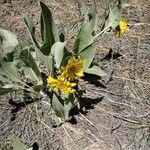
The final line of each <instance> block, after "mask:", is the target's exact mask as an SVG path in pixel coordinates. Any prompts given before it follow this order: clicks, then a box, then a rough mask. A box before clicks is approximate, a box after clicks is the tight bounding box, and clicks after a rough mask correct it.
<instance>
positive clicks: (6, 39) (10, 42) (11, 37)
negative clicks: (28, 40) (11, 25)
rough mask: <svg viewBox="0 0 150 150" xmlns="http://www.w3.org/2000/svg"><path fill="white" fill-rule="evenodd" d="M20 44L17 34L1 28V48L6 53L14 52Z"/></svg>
mask: <svg viewBox="0 0 150 150" xmlns="http://www.w3.org/2000/svg"><path fill="white" fill-rule="evenodd" d="M17 44H18V39H17V37H16V35H15V34H13V33H11V32H10V31H7V30H5V29H2V28H0V46H1V48H2V49H4V53H6V54H7V53H10V52H12V51H13V50H14V49H15V47H16V46H17Z"/></svg>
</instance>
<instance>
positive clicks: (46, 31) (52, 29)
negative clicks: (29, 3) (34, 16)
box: [40, 2, 59, 55]
mask: <svg viewBox="0 0 150 150" xmlns="http://www.w3.org/2000/svg"><path fill="white" fill-rule="evenodd" d="M40 6H41V9H42V15H41V34H42V39H43V40H44V41H43V44H42V46H41V47H40V50H41V52H42V53H43V54H44V55H49V54H50V51H51V47H52V45H53V44H54V43H55V42H56V41H59V35H58V31H57V29H56V25H55V23H54V20H53V17H52V13H51V11H50V10H49V8H48V7H47V6H46V5H45V4H44V3H43V2H40Z"/></svg>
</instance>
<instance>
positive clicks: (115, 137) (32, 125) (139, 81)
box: [0, 0, 150, 150]
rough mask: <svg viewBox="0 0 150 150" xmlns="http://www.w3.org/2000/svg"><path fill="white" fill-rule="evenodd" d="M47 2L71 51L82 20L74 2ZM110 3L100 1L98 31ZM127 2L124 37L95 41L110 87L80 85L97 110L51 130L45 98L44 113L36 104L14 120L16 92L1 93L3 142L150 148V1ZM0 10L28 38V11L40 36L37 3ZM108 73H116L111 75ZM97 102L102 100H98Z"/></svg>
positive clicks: (57, 147) (85, 148)
mask: <svg viewBox="0 0 150 150" xmlns="http://www.w3.org/2000/svg"><path fill="white" fill-rule="evenodd" d="M45 2H46V3H47V4H48V5H49V7H50V8H51V9H52V10H53V14H54V16H55V18H56V23H57V25H58V26H59V29H60V30H61V31H62V32H64V33H65V35H66V40H67V41H68V47H69V48H70V49H71V48H72V46H73V42H74V40H75V37H76V35H77V32H78V30H79V27H80V24H81V21H82V18H81V17H80V15H79V11H78V7H77V2H76V0H63V1H61V0H51V1H49V0H45ZM109 2H110V1H109ZM109 2H108V1H107V3H106V1H104V0H99V1H98V0H97V10H98V16H99V17H98V18H99V22H98V28H97V30H99V28H100V24H101V21H102V18H103V15H104V14H105V10H106V9H107V8H108V4H109ZM111 2H112V3H113V1H111ZM86 3H87V5H89V6H90V5H91V0H87V1H86ZM123 6H124V9H123V18H124V19H126V20H127V21H128V23H129V30H128V32H127V33H126V34H125V35H124V36H123V37H122V38H117V37H115V36H114V34H113V33H108V34H106V35H104V36H103V37H99V38H98V39H97V43H98V48H97V54H96V58H95V63H97V64H99V65H100V66H102V67H103V68H104V69H105V70H106V71H107V72H108V78H107V79H108V83H107V84H106V87H107V88H102V87H101V86H100V85H99V84H97V86H96V85H95V84H92V83H89V82H88V81H83V82H82V84H81V87H82V89H84V90H86V94H85V95H84V98H85V101H86V102H87V103H90V102H93V103H94V102H95V104H93V108H90V109H87V113H86V114H81V113H80V114H78V115H76V116H75V118H76V120H77V124H70V123H65V124H63V125H62V126H60V127H58V128H52V127H51V124H53V121H54V120H55V118H53V120H52V119H51V117H50V116H51V115H52V114H51V113H52V112H51V111H50V105H49V103H48V102H47V101H46V102H43V105H42V110H43V112H44V114H43V116H42V117H41V112H40V111H39V110H38V106H37V105H36V104H34V106H33V105H29V106H26V107H25V108H23V109H22V110H20V111H19V112H17V114H16V119H15V120H14V121H10V119H11V116H10V112H11V108H10V107H9V106H8V104H7V99H9V98H10V97H11V96H12V95H8V96H5V97H1V106H0V107H1V110H0V113H1V119H0V122H1V125H0V129H1V132H0V138H1V142H3V141H5V142H6V141H8V140H9V138H10V137H11V136H13V135H16V136H18V137H19V138H21V140H22V141H23V142H25V143H27V144H28V145H32V143H33V142H35V141H36V142H38V143H39V145H40V146H41V148H42V149H44V150H50V149H54V150H148V149H150V144H149V143H150V82H149V81H150V65H149V64H150V55H149V54H150V52H149V50H150V30H149V29H150V14H149V9H150V7H149V0H132V1H130V0H128V1H124V5H123ZM0 9H1V12H2V13H1V14H0V16H1V17H0V18H1V21H0V22H1V24H2V25H3V26H4V27H5V28H7V29H8V30H11V31H13V32H15V33H16V34H17V35H18V36H19V37H21V38H25V39H26V40H27V41H30V39H28V37H27V32H26V29H25V24H24V23H23V21H22V20H21V18H22V16H23V15H24V14H25V13H26V14H30V15H32V16H33V18H34V22H35V24H36V26H37V37H39V36H40V34H39V20H38V18H39V14H40V12H39V7H38V5H37V4H36V3H35V4H30V2H29V0H28V1H25V0H22V2H20V1H12V4H8V3H6V4H3V5H1V8H0ZM110 48H112V50H113V51H114V52H118V53H119V54H121V55H122V56H121V57H119V58H117V59H114V60H112V59H110V60H103V58H104V57H105V56H106V55H107V53H108V51H109V49H110ZM110 72H113V74H112V76H111V79H110V78H109V77H110V76H109V73H110ZM91 80H94V79H91ZM103 80H104V79H103ZM13 96H14V95H13ZM102 98H103V99H102ZM14 99H15V100H17V99H18V97H17V96H16V95H15V97H14ZM101 99H102V101H100V100H101ZM97 101H99V103H96V102H97ZM2 104H3V105H2ZM4 104H5V105H4ZM58 121H59V120H58ZM7 148H8V147H7ZM2 149H3V150H4V149H6V147H5V148H4V147H2Z"/></svg>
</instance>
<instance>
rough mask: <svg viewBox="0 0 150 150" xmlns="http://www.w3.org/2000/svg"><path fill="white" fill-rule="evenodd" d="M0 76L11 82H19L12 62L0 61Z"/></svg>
mask: <svg viewBox="0 0 150 150" xmlns="http://www.w3.org/2000/svg"><path fill="white" fill-rule="evenodd" d="M0 75H5V76H6V77H7V78H9V79H11V80H12V81H16V82H17V81H20V77H19V75H18V72H17V69H16V67H15V65H14V64H13V63H12V62H7V61H5V60H1V62H0Z"/></svg>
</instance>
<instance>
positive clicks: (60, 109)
mask: <svg viewBox="0 0 150 150" xmlns="http://www.w3.org/2000/svg"><path fill="white" fill-rule="evenodd" d="M52 107H53V109H54V111H55V113H56V115H57V116H58V117H60V118H65V110H64V106H63V104H62V103H61V102H60V100H59V98H58V96H57V95H56V94H53V97H52Z"/></svg>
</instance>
